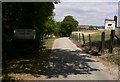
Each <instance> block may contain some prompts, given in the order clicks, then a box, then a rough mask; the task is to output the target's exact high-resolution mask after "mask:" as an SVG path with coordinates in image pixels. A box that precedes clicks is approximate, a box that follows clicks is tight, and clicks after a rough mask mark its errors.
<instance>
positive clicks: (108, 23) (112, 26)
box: [105, 20, 115, 30]
mask: <svg viewBox="0 0 120 82" xmlns="http://www.w3.org/2000/svg"><path fill="white" fill-rule="evenodd" d="M105 29H106V30H115V21H114V20H105Z"/></svg>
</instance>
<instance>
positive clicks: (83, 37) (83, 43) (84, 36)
mask: <svg viewBox="0 0 120 82" xmlns="http://www.w3.org/2000/svg"><path fill="white" fill-rule="evenodd" d="M82 38H83V45H85V36H84V34H82Z"/></svg>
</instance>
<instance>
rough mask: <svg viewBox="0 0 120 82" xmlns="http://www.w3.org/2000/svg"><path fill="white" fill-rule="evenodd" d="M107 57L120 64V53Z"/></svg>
mask: <svg viewBox="0 0 120 82" xmlns="http://www.w3.org/2000/svg"><path fill="white" fill-rule="evenodd" d="M107 59H108V60H109V61H111V62H114V63H116V64H118V65H120V56H119V55H110V54H109V56H108V57H107Z"/></svg>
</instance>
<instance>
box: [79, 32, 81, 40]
mask: <svg viewBox="0 0 120 82" xmlns="http://www.w3.org/2000/svg"><path fill="white" fill-rule="evenodd" d="M80 40H81V36H80V33H79V41H80Z"/></svg>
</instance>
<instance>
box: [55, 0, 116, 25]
mask: <svg viewBox="0 0 120 82" xmlns="http://www.w3.org/2000/svg"><path fill="white" fill-rule="evenodd" d="M60 1H61V3H59V4H56V5H55V10H54V12H55V13H56V16H55V17H54V19H55V20H56V21H62V20H63V19H64V17H65V16H67V15H71V16H73V17H74V18H75V19H76V20H77V21H78V22H79V24H80V25H104V20H105V18H108V19H113V16H115V15H116V16H118V0H99V1H97V2H95V0H94V1H93V0H74V2H73V0H60Z"/></svg>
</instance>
